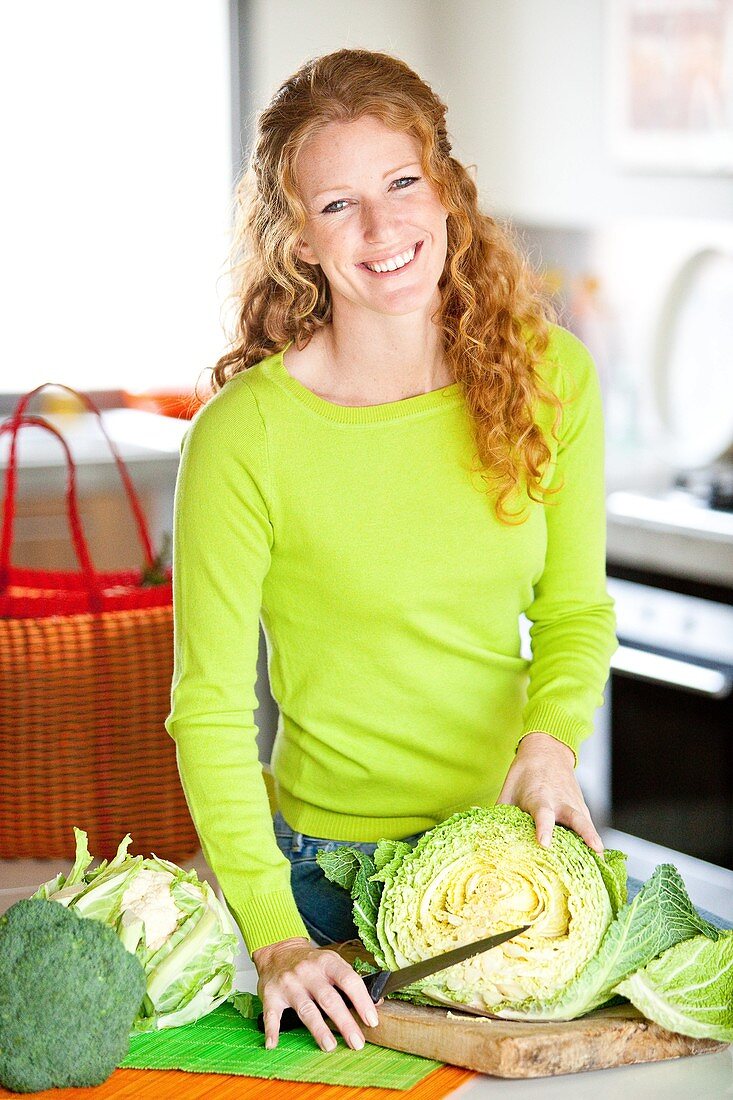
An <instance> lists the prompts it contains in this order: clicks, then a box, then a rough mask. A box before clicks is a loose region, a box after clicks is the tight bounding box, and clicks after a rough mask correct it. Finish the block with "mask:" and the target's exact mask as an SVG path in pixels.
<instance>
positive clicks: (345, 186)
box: [313, 160, 419, 202]
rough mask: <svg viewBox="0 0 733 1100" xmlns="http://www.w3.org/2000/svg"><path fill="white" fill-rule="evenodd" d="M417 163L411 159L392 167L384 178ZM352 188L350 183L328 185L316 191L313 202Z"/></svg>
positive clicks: (412, 166) (417, 162)
mask: <svg viewBox="0 0 733 1100" xmlns="http://www.w3.org/2000/svg"><path fill="white" fill-rule="evenodd" d="M416 164H419V161H417V160H411V161H409V163H408V164H400V165H398V167H397V168H390V169H389V171H387V172H385V173H384V175H383V176H382V179H383V180H386V178H387V176H391V175H393V173H395V172H404V170H405V169H406V168H414V166H415V165H416ZM350 190H351V188H350V186H349V184H348V183H339V184H337V185H336V186H334V187H326V188H324V189H323V191H316V193H315V195H314V196H313V202H315V201H316V199H318V198H320V196H321V195H330V194H331V192H332V191H350Z"/></svg>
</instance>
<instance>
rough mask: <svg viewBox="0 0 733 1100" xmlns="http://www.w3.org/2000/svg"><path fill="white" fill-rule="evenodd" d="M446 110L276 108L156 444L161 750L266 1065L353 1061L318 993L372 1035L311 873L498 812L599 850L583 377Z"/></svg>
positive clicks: (353, 74)
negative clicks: (254, 985) (499, 805)
mask: <svg viewBox="0 0 733 1100" xmlns="http://www.w3.org/2000/svg"><path fill="white" fill-rule="evenodd" d="M445 112H446V108H445V104H444V103H443V102H442V101H441V100H440V99H439V98H438V96H436V94H435V93H434V92H433V90H432V89H431V88H430V87H429V86H428V85H427V84H426V83H425V82H424V81H423V80H421V78H420V77H419V76H418V75H417V74H416V73H414V72H413V71H412V70H411V69H410V68H409V67H408V66H407V65H406V64H405V63H404V62H402V61H400V60H399V59H397V58H394V57H390V56H389V55H387V54H382V53H371V52H368V51H365V50H339V51H337V52H336V53H333V54H328V55H326V56H324V57H320V58H315V59H314V60H312V61H309V62H307V63H306V64H305V65H304V66H303V67H302V68H301V69H300V70H298V72H296V73H294V74H293V76H292V77H290V78H289V79H288V80H287V81H285V83H284V84H283V85H282V87H281V88H280V89H279V90H278V91H277V93H276V95H275V96H274V98H273V101H272V102H271V104H270V105H269V106H268V107H267V108H266V109H265V110H264V111H263V113H262V115H261V117H260V119H259V126H258V134H257V140H256V144H255V148H254V151H253V155H252V162H251V165H250V167H249V169H248V170H247V171H246V172H245V174H244V176H243V177H242V180H241V181H240V184H239V186H238V200H239V213H238V220H237V226H236V240H235V252H234V268H235V293H236V298H237V310H238V312H237V323H236V331H235V332H234V334H233V338H232V346H231V348H230V350H229V351H228V352H227V353H226V354H225V355H224V356H222V358H221V359H220V360H219V361H218V363H217V364H216V365H215V367H214V369H213V377H214V389H215V391H216V393H215V396H214V397H213V398H212V399H211V400H210V401H209V402H208V404H207V405H206V406H205V407H204V408H203V409H202V411H201V412H200V413H199V414H198V416H197V417H196V419H195V420H194V422H193V424H192V426H191V429H190V430H189V433H188V436H187V438H186V441H185V445H184V448H183V455H182V462H181V469H180V474H179V481H178V489H177V496H176V516H175V524H176V527H175V545H174V570H173V575H174V585H175V597H174V607H175V616H176V668H175V675H174V683H173V700H172V709H171V713H170V716H169V718H168V723H167V725H168V730H169V732H170V734H171V736H172V737H173V738H174V739H175V740H176V743H177V746H178V761H179V767H180V771H181V777H182V780H183V784H184V787H185V789H186V794H187V797H188V801H189V804H190V806H191V809H192V813H193V816H194V820H195V821H196V825H197V828H198V830H199V833H200V836H201V840H202V844H203V848H204V852H205V854H206V856H207V858H208V860H209V862H210V864H211V866H212V868H213V869H214V871H215V872H216V874H217V877H218V879H219V882H220V884H221V886H222V888H223V890H224V892H225V894H226V897H227V900H228V902H229V905H230V907H231V908H232V911H233V913H234V914H235V916H236V919H237V921H238V922H239V925H240V927H241V929H242V932H243V935H244V938H245V942H246V943H247V946H248V947H249V949H250V951H251V953H252V957H253V959H254V961H255V964H256V966H257V969H258V973H259V990H260V993H261V996H262V998H263V1004H264V1018H265V1027H266V1033H267V1045H268V1046H274V1045H275V1044H276V1042H277V1038H278V1031H279V1026H280V1018H281V1014H282V1012H283V1010H284V1009H285V1008H287V1007H288V1006H290V1007H294V1008H296V1009H297V1011H298V1013H299V1015H300V1018H301V1019H302V1020H303V1022H304V1023H305V1024H306V1025H307V1026H308V1028H309V1029H310V1030H311V1032H312V1033H313V1035H314V1036H315V1038H316V1039H317V1041H318V1042H319V1044H320V1045H321V1046H322V1047H323V1048H324V1049H329V1048H333V1046H334V1045H335V1041H334V1040H333V1037H332V1036H331V1033H330V1031H329V1029H328V1027H327V1026H326V1023H325V1020H324V1015H328V1016H330V1017H331V1019H332V1020H333V1021H334V1023H335V1024H336V1026H337V1027H338V1028H339V1030H341V1031H342V1032H343V1034H344V1036H345V1037H346V1038H347V1041H348V1042H349V1043H350V1045H351V1046H353V1047H359V1046H361V1045H363V1042H364V1039H363V1035H362V1033H361V1031H360V1030H359V1028H358V1027H357V1024H356V1023H355V1021H354V1019H353V1017H352V1016H351V1014H350V1013H349V1012H348V1010H347V1008H346V1005H345V1004H344V1001H343V1000H342V998H341V997H340V996H339V992H338V991H339V990H340V991H342V992H343V993H346V994H348V996H349V998H350V999H351V1002H352V1004H353V1005H354V1006H355V1008H356V1009H357V1011H358V1013H359V1017H360V1018H361V1020H362V1021H363V1022H364V1024H366V1025H370V1024H371V1022H372V1019H373V1017H372V1014H373V1011H374V1007H373V1005H372V1003H371V1000H370V998H369V995H368V993H367V991H366V988H365V986H364V983H363V982H362V980H361V979H360V978H359V977H358V975H356V974H355V972H354V971H353V970H352V969H351V968H350V967H349V966H348V965H347V964H346V963H345V962H344V961H343V960H342V959H341V958H339V956H338V955H336V954H335V953H333V952H328V951H326V952H317V951H315V950H314V949H313V947H312V945H311V944H310V943H309V939H308V937H309V936H311V937H312V938H313V939H314V940H315V941H316V943H319V944H322V945H325V944H328V943H331V942H333V941H335V940H336V939H341V938H349V937H350V936H353V935H354V934H355V929H354V927H353V924H352V923H351V922H350V920H349V915H348V912H347V913H346V916H345V918H344V906H343V899H342V898H341V897H339V890H338V887H336V886H335V885H334V884H333V883H330V882H329V881H328V880H327V879H326V878H325V876H323V875H322V874H320V873H319V867H318V865H317V862H316V859H315V856H316V854H317V853H318V852H319V851H323V850H327V851H333V850H335V849H336V848H338V847H339V846H340V845H343V844H345V843H348V844H349V845H350V847H351V848H355V849H358V850H359V851H362V850H363V854H365V855H366V854H369V852H370V851H371V852H373V851H374V848H375V842H377V841H379V840H380V839H382V838H385V839H386V840H389V841H396V840H403V841H406V842H408V843H409V842H411V841H415V840H417V838H418V837H419V836H420V834H422V833H423V832H425V831H426V830H428V829H430V828H431V827H433V826H434V825H436V824H438V823H439V822H443V821H445V820H446V819H447V818H449V817H450V816H451V815H452V814H453V813H455V812H460V811H466V810H467V809H468V808H469V807H471V806H491V805H493V804H494V803H495V802H496V801H497V799H499V800H500V801H502V802H507V803H515V804H516V805H518V806H520V807H521V808H522V809H523V810H525V811H527V812H528V813H530V814H531V815H532V818H534V831H533V829H532V825H531V822H530V826H529V828H530V841H531V843H534V844H536V843H537V842H539V843H540V844H542V845H544V846H549V845H550V844H551V843H553V840H552V835H553V826H554V824H555V822H561V823H563V824H565V825H567V826H570V827H571V828H573V829H575V830H576V831H577V832H578V833H579V834H580V836H581V837H582V838H583V840H585V841H586V842H587V843H588V844H590V845H591V846H592V847H594V848H596V849H598V850H600V849H601V842H600V839H599V837H598V834H597V833H596V831H595V828H594V826H593V823H592V821H591V819H590V816H589V814H588V810H587V807H586V806H585V803H584V800H583V796H582V794H581V792H580V790H579V788H578V784H577V782H576V779H575V776H574V772H573V766H574V763H575V761H576V754H577V751H578V749H579V746H580V743H581V741H582V740H583V739H584V738H585V737H586V736H587V735H588V733H589V732H590V730H591V727H592V715H593V710H594V708H595V707H597V706H598V705H599V704H600V703H601V701H602V689H603V685H604V683H605V680H606V678H607V676H608V667H609V658H610V654H611V652H612V651H613V649H615V644H616V643H615V638H614V632H613V625H614V618H613V607H612V601H611V600H610V598H609V596H608V594H607V592H606V587H605V575H604V533H605V513H604V493H603V423H602V416H601V404H600V392H599V386H598V379H597V376H596V373H595V368H594V365H593V362H592V360H591V358H590V356H589V354H588V352H587V350H586V349H585V347H584V346H583V345H582V344H581V343H580V341H578V340H577V339H576V338H575V337H574V336H572V334H571V333H569V332H567V331H566V330H565V329H563V328H560V327H559V326H558V325H556V324H554V323H553V316H554V315H553V312H552V309H551V307H550V305H549V303H548V302H547V300H546V298H545V296H544V294H543V292H542V290H541V287H540V285H539V280H538V278H537V277H536V276H535V275H534V273H533V272H532V270H531V269H530V268H529V266H528V265H527V264H526V262H525V261H524V259H523V257H522V255H521V253H520V252H519V251H518V250H517V248H516V246H515V244H514V243H513V241H512V239H511V237H510V235H509V233H508V232H507V230H505V229H504V228H502V227H501V226H500V225H499V224H498V223H497V222H496V221H495V220H494V219H493V218H492V217H491V216H490V215H489V214H486V213H484V212H482V211H481V210H480V208H479V204H478V194H477V190H476V186H475V183H474V182H473V179H472V178H471V175H470V174H469V172H468V170H467V169H466V167H465V166H464V165H463V164H461V163H460V161H458V160H457V159H455V158H454V157H453V156H452V154H451V144H450V140H449V138H448V133H447V129H446V124H445ZM522 613H524V614H525V615H526V616H527V618H528V619H529V620H530V622H531V623H532V628H531V635H532V647H533V654H532V660H531V662H529V661H527V660H526V659H525V658H524V657H523V655H522V651H521V639H520V634H519V616H520V615H521V614H522ZM259 618H261V621H262V624H263V627H264V630H265V636H266V640H267V645H268V658H269V660H268V671H269V676H270V686H271V688H272V693H273V696H274V698H275V699H276V701H277V703H278V706H279V709H280V715H281V720H280V724H279V729H278V734H277V737H276V740H275V746H274V750H273V757H272V770H273V775H274V780H275V790H276V798H277V803H278V815H277V817H276V818H275V825H274V829H273V823H272V819H271V816H270V807H269V804H268V800H267V796H266V792H265V787H264V783H263V778H262V774H261V769H260V766H259V762H258V758H257V747H256V741H255V737H256V732H257V731H256V727H255V724H254V719H253V713H254V709H255V707H256V706H257V699H256V695H255V691H254V684H255V680H256V660H257V650H258V638H259V630H258V619H259ZM275 834H277V837H276V835H275ZM578 843H582V841H578Z"/></svg>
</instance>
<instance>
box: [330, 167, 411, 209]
mask: <svg viewBox="0 0 733 1100" xmlns="http://www.w3.org/2000/svg"><path fill="white" fill-rule="evenodd" d="M419 179H420V177H419V176H400V178H399V179H396V180H394V181H393V183H394V184H404V186H403V187H398V188H397V190H398V191H405V190H406V189H407V188H408V187H409V186H410V185H411V184H413V183H416V182H417V180H419ZM347 201H348V200H347V199H334V201H333V202H330V203H329V204H328V206H324V208H323V210H322V211H321V213H322V214H340V213H341V211H342V210H343V208H344V207H343V206H342V205H341V204H342V203H343V204H344V205H346V203H347Z"/></svg>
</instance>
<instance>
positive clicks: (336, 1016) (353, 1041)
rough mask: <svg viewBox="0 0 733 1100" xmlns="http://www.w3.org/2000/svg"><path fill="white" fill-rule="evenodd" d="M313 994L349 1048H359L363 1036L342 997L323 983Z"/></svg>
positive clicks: (361, 1045) (361, 1044) (360, 1047)
mask: <svg viewBox="0 0 733 1100" xmlns="http://www.w3.org/2000/svg"><path fill="white" fill-rule="evenodd" d="M362 984H363V983H362ZM314 995H315V997H316V999H317V1001H318V1003H319V1005H320V1006H321V1007H322V1008H323V1009H325V1011H326V1012H327V1013H328V1015H329V1016H330V1017H331V1019H332V1020H333V1022H334V1024H335V1025H336V1027H337V1028H338V1029H339V1031H340V1032H341V1034H342V1035H343V1037H344V1039H345V1040H346V1042H347V1043H348V1044H349V1046H350V1047H351V1049H352V1050H361V1049H362V1047H363V1046H364V1036H363V1035H362V1033H361V1031H360V1030H359V1027H358V1025H357V1024H356V1022H355V1020H354V1017H353V1016H352V1015H351V1013H350V1012H349V1010H348V1008H347V1007H346V1005H345V1004H344V1001H343V999H342V998H341V997H340V996H339V994H338V993H337V991H336V990H335V989H334V987H333V986H332V985H325V984H324V985H322V986H321V987H320V988H319V989H317V990H316V991H315V994H314ZM314 1034H315V1032H314Z"/></svg>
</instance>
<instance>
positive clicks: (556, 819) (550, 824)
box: [532, 803, 603, 855]
mask: <svg viewBox="0 0 733 1100" xmlns="http://www.w3.org/2000/svg"><path fill="white" fill-rule="evenodd" d="M532 816H533V817H534V820H535V829H536V832H537V841H538V843H539V844H541V845H542V847H543V848H549V846H550V844H551V843H552V836H553V831H554V826H555V824H558V825H567V826H568V828H569V829H572V830H573V831H574V832H576V833H577V834H578V836H579V837H580V838H581V840H584V841H585V843H586V844H587V845H588V847H589V848H593V850H594V851H596V852H598V854H599V855H603V841H602V840H601V838H600V836H599V835H598V832H597V830H596V828H595V826H594V824H593V822H592V821H591V816H590V812H589V810H588V807H587V806H586V805H585V804H583V806H582V807H581V806H572V805H570V804H569V803H561V804H560V805H559V806H557V807H554V806H552V805H550V804H546V805H541V806H539V807H537V808H536V809H535V810H534V812H533V814H532Z"/></svg>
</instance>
